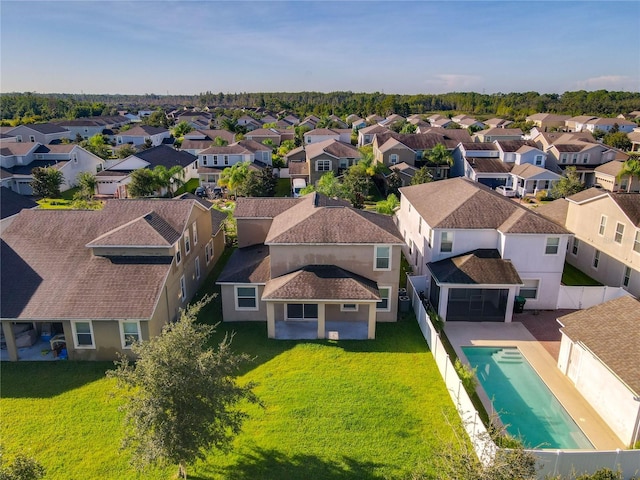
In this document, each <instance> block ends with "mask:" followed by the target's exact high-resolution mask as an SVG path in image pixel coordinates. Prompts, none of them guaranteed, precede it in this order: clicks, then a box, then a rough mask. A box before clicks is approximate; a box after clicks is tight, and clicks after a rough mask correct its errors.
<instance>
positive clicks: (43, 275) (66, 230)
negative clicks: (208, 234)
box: [0, 199, 202, 320]
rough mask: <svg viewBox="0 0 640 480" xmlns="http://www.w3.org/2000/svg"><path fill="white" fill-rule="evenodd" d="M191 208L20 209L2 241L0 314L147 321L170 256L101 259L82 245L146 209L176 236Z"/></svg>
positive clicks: (147, 203)
mask: <svg viewBox="0 0 640 480" xmlns="http://www.w3.org/2000/svg"><path fill="white" fill-rule="evenodd" d="M193 208H198V209H199V208H202V207H200V206H199V204H198V203H197V202H196V201H194V200H166V199H156V200H109V201H107V203H106V205H105V207H104V208H103V209H102V210H99V211H72V210H67V211H56V210H23V211H22V212H20V214H18V216H17V217H16V219H15V220H14V222H13V223H12V224H11V225H10V226H9V227H8V228H7V229H6V230H5V231H4V233H3V236H2V249H1V251H0V255H1V258H2V270H1V272H0V273H1V278H2V285H1V286H2V288H1V290H0V295H1V296H0V298H1V300H2V301H1V302H0V305H1V307H0V308H1V309H2V311H1V316H2V317H3V318H20V319H25V320H29V319H48V320H53V319H65V318H66V319H69V318H72V319H73V318H82V319H113V318H141V319H145V318H149V317H151V315H152V314H153V312H154V310H155V307H156V305H157V302H158V299H159V296H160V294H161V293H162V289H163V286H164V283H165V280H166V277H167V275H168V273H169V270H170V268H171V262H172V257H170V256H167V257H164V256H161V257H111V258H107V257H102V256H96V255H93V253H92V249H91V248H87V247H85V245H86V244H87V243H89V242H91V241H92V240H94V239H96V238H98V237H100V236H101V235H103V234H105V233H107V232H110V231H113V230H114V229H116V228H117V227H119V226H121V225H124V224H127V223H129V222H131V221H132V220H135V219H137V218H139V217H140V216H142V215H145V214H147V213H148V212H150V211H153V212H156V214H157V215H159V216H160V217H161V218H162V219H163V220H164V221H165V222H166V223H167V224H169V225H170V226H171V228H172V229H174V230H176V231H178V232H182V231H184V228H185V226H186V224H187V221H188V219H189V216H190V214H191V212H192V210H193ZM132 233H134V234H135V232H132ZM134 243H135V241H134Z"/></svg>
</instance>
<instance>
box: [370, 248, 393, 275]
mask: <svg viewBox="0 0 640 480" xmlns="http://www.w3.org/2000/svg"><path fill="white" fill-rule="evenodd" d="M373 269H374V270H391V247H390V246H389V245H376V246H375V264H374V267H373Z"/></svg>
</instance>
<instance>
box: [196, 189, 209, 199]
mask: <svg viewBox="0 0 640 480" xmlns="http://www.w3.org/2000/svg"><path fill="white" fill-rule="evenodd" d="M195 195H196V196H197V197H200V198H207V189H206V188H204V187H198V188H196V191H195Z"/></svg>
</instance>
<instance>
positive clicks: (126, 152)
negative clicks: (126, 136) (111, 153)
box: [116, 143, 138, 158]
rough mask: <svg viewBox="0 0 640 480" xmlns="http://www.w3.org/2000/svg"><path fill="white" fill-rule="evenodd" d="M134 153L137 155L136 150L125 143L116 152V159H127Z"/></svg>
mask: <svg viewBox="0 0 640 480" xmlns="http://www.w3.org/2000/svg"><path fill="white" fill-rule="evenodd" d="M136 153H138V150H137V149H136V147H134V146H133V145H131V144H130V143H125V144H124V145H122V146H121V147H119V148H118V149H117V150H116V156H117V157H118V158H127V157H129V156H131V155H135V154H136Z"/></svg>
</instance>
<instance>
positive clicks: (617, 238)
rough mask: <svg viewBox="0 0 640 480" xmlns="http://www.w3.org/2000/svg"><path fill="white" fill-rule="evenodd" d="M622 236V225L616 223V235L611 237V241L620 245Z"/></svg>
mask: <svg viewBox="0 0 640 480" xmlns="http://www.w3.org/2000/svg"><path fill="white" fill-rule="evenodd" d="M623 235H624V223H620V222H618V223H616V235H615V237H613V241H614V242H616V243H619V244H620V243H622V236H623Z"/></svg>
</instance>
